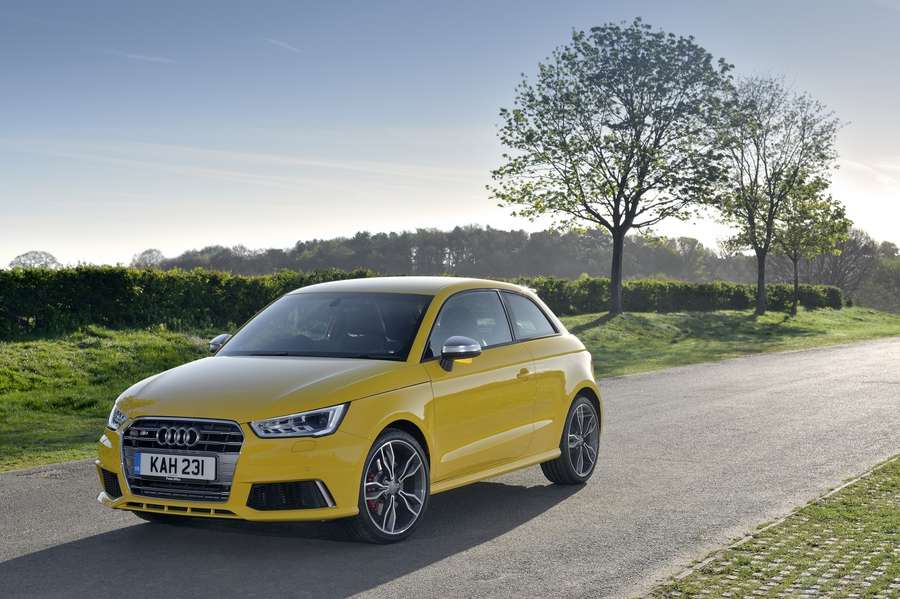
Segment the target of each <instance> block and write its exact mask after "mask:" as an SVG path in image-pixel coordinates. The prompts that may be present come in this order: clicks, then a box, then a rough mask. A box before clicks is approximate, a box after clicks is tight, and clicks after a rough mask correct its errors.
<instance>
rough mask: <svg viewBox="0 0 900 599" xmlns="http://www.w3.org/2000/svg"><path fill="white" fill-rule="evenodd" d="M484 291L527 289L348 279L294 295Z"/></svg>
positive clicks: (440, 280)
mask: <svg viewBox="0 0 900 599" xmlns="http://www.w3.org/2000/svg"><path fill="white" fill-rule="evenodd" d="M481 287H489V288H499V289H509V290H511V291H523V290H525V287H522V286H521V285H515V284H513V283H505V282H503V281H491V280H489V279H470V278H465V277H411V276H410V277H368V278H362V279H344V280H342V281H329V282H328V283H318V284H316V285H309V286H307V287H301V288H300V289H295V290H294V291H292V292H291V293H309V292H321V291H344V292H380V293H418V294H423V295H437V294H439V293H441V292H445V291H448V292H451V291H461V290H464V289H478V288H481Z"/></svg>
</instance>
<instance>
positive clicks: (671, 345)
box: [562, 308, 900, 378]
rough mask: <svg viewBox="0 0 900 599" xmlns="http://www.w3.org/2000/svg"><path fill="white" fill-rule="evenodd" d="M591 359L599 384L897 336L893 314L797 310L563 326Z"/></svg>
mask: <svg viewBox="0 0 900 599" xmlns="http://www.w3.org/2000/svg"><path fill="white" fill-rule="evenodd" d="M562 320H563V322H564V323H565V325H566V327H568V329H569V330H570V331H571V332H573V333H575V334H576V335H578V336H579V337H580V338H581V340H582V341H583V342H584V344H585V345H586V346H587V348H588V349H589V350H590V351H591V352H593V354H594V368H595V370H596V374H597V376H598V377H601V378H603V377H609V376H617V375H622V374H630V373H635V372H644V371H648V370H657V369H660V368H669V367H672V366H683V365H685V364H695V363H699V362H711V361H714V360H723V359H725V358H734V357H737V356H745V355H748V354H758V353H763V352H772V351H785V350H796V349H807V348H811V347H820V346H824V345H833V344H836V343H848V342H851V341H860V340H863V339H874V338H877V337H888V336H895V335H900V315H897V314H888V313H886V312H879V311H877V310H870V309H867V308H845V309H843V310H809V311H807V310H801V311H800V313H799V314H798V315H797V316H796V317H794V318H790V317H788V316H787V315H785V314H784V313H778V312H771V313H768V314H766V315H764V316H761V317H758V318H757V317H754V316H753V313H752V312H750V311H746V312H742V311H721V312H675V313H670V314H656V313H631V314H624V315H622V316H618V317H616V318H613V319H609V317H608V315H607V314H605V313H600V314H584V315H580V316H569V317H565V318H563V319H562Z"/></svg>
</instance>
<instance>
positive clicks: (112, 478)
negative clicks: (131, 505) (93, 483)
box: [100, 468, 122, 499]
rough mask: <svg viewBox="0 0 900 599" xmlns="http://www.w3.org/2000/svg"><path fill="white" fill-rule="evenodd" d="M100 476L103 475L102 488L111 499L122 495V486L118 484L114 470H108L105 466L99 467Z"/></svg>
mask: <svg viewBox="0 0 900 599" xmlns="http://www.w3.org/2000/svg"><path fill="white" fill-rule="evenodd" d="M100 476H102V477H103V490H104V491H105V492H106V494H107V495H109V496H110V497H112V498H113V499H118V498H119V497H121V496H122V487H120V486H119V477H118V476H116V474H115V472H110V471H109V470H106V469H105V468H101V469H100Z"/></svg>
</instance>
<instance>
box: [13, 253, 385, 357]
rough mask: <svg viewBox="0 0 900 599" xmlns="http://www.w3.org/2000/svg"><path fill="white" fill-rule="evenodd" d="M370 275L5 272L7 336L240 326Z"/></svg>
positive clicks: (88, 269)
mask: <svg viewBox="0 0 900 599" xmlns="http://www.w3.org/2000/svg"><path fill="white" fill-rule="evenodd" d="M371 275H372V273H371V272H370V271H366V270H357V271H340V270H335V269H331V270H322V271H314V272H308V273H298V272H290V271H282V272H278V273H275V274H273V275H266V276H259V277H245V276H235V275H229V274H226V273H221V272H212V271H206V270H200V269H195V270H191V271H179V270H172V271H159V270H140V269H134V268H123V267H109V266H79V267H76V268H64V269H60V270H49V269H18V268H17V269H12V270H0V339H14V338H22V337H25V336H29V335H45V334H58V333H64V332H66V331H72V330H75V329H78V328H80V327H84V326H88V325H99V326H103V327H115V328H119V327H146V326H150V325H165V326H166V327H169V328H172V329H176V330H184V329H187V328H198V327H203V328H206V327H218V328H220V329H225V328H234V327H235V326H236V325H239V324H242V323H243V322H245V321H246V320H247V319H248V318H250V317H251V316H253V314H255V313H256V312H257V311H259V310H260V309H261V308H263V307H264V306H265V305H266V304H268V303H269V302H271V301H272V300H274V299H275V298H277V297H279V296H280V295H282V294H284V293H286V292H288V291H291V290H292V289H297V288H299V287H304V286H306V285H312V284H315V283H322V282H326V281H334V280H339V279H348V278H359V277H367V276H371Z"/></svg>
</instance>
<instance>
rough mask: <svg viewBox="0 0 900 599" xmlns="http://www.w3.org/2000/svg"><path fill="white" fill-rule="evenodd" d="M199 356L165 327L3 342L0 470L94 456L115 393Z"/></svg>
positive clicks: (196, 342)
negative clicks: (163, 328)
mask: <svg viewBox="0 0 900 599" xmlns="http://www.w3.org/2000/svg"><path fill="white" fill-rule="evenodd" d="M204 351H205V342H204V341H202V340H201V339H200V338H198V337H194V336H191V335H185V334H179V333H172V332H169V331H165V330H162V329H158V330H147V331H111V330H108V329H102V328H99V327H89V328H88V329H86V330H84V331H82V332H79V333H75V334H72V335H67V336H65V337H61V338H57V339H39V340H33V341H22V342H14V343H0V471H2V470H10V469H16V468H25V467H28V466H34V465H38V464H46V463H52V462H60V461H65V460H72V459H79V458H84V457H88V456H90V455H93V453H94V444H95V443H96V441H97V438H98V437H99V436H100V433H101V432H102V431H103V427H104V423H105V421H106V416H107V415H108V414H109V409H110V406H111V405H112V402H113V400H115V398H116V397H117V396H118V395H119V393H121V392H122V391H124V390H125V389H126V388H128V387H129V386H130V385H131V384H132V383H135V382H137V381H139V380H141V379H143V378H145V377H147V376H149V375H151V374H154V373H156V372H159V371H161V370H165V369H167V368H172V367H173V366H177V365H179V364H183V363H184V362H187V361H189V360H192V359H195V358H197V357H201V356H202V355H204Z"/></svg>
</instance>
